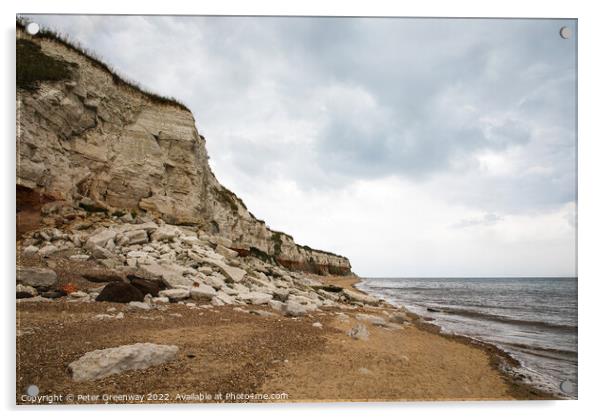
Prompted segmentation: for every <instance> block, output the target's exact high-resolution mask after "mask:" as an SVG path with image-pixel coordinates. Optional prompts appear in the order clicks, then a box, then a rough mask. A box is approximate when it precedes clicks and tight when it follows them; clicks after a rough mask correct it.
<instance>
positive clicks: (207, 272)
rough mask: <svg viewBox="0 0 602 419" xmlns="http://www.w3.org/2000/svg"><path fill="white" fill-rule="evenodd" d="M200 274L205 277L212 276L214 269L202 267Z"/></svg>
mask: <svg viewBox="0 0 602 419" xmlns="http://www.w3.org/2000/svg"><path fill="white" fill-rule="evenodd" d="M199 272H200V273H202V274H205V275H211V274H212V273H213V269H212V268H211V266H201V267H200V268H199Z"/></svg>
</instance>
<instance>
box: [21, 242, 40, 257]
mask: <svg viewBox="0 0 602 419" xmlns="http://www.w3.org/2000/svg"><path fill="white" fill-rule="evenodd" d="M38 250H40V249H38V248H37V247H36V246H34V245H31V246H27V247H26V248H24V249H23V256H34V255H35V254H36V253H38Z"/></svg>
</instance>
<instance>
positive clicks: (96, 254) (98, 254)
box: [90, 246, 113, 259]
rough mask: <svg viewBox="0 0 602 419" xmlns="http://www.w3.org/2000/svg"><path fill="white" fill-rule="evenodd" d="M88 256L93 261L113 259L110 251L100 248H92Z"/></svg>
mask: <svg viewBox="0 0 602 419" xmlns="http://www.w3.org/2000/svg"><path fill="white" fill-rule="evenodd" d="M90 254H91V255H92V257H93V258H94V259H111V258H112V257H113V254H112V253H111V251H110V250H107V249H105V248H104V247H100V246H94V247H92V248H91V249H90Z"/></svg>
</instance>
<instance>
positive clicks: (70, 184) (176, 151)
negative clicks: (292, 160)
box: [17, 28, 351, 275]
mask: <svg viewBox="0 0 602 419" xmlns="http://www.w3.org/2000/svg"><path fill="white" fill-rule="evenodd" d="M28 60H29V62H30V63H31V62H33V63H37V65H39V67H40V68H36V66H35V65H34V66H33V68H25V69H24V68H23V67H22V68H20V69H19V71H21V72H23V71H26V72H28V73H27V74H26V75H27V76H28V77H29V79H28V78H27V77H25V80H20V78H19V74H18V76H17V210H18V211H19V210H21V211H24V212H26V211H39V210H40V209H41V206H42V205H43V204H44V203H45V202H51V201H62V202H65V203H67V204H71V205H74V206H79V207H84V208H86V209H89V210H91V211H104V212H106V213H107V214H109V215H110V214H122V213H131V214H148V215H150V216H154V217H159V218H161V219H163V220H165V221H166V222H168V223H171V224H182V225H189V226H198V227H199V228H200V229H202V230H204V231H206V232H208V233H210V234H214V235H219V236H221V237H223V238H225V239H227V240H229V241H230V242H231V245H230V246H229V247H230V248H232V249H234V250H236V251H238V252H239V253H240V254H243V255H247V254H249V253H250V254H254V255H255V256H258V257H260V258H273V259H275V260H276V261H277V262H279V263H280V264H282V265H283V266H285V267H287V268H289V269H295V270H302V271H307V272H314V273H320V274H328V273H330V274H338V275H341V274H343V275H344V274H349V273H350V272H351V265H350V263H349V260H348V259H347V258H345V257H342V256H338V255H335V254H332V253H328V252H324V251H318V250H314V249H311V248H309V247H307V246H300V245H298V244H296V243H295V242H294V240H293V238H292V237H291V236H289V235H287V234H285V233H281V232H276V231H273V230H271V229H269V228H268V227H267V226H266V224H265V222H263V221H261V220H258V219H256V218H255V217H254V216H253V215H252V214H251V213H250V212H249V211H248V210H247V208H246V207H245V205H244V203H243V202H242V200H240V199H239V198H238V197H237V196H236V195H235V194H234V193H232V192H231V191H229V190H228V189H227V188H225V187H223V186H222V185H221V184H220V183H219V182H218V180H217V179H216V178H215V176H214V174H213V172H212V171H211V168H210V166H209V163H208V156H207V151H206V148H205V139H204V138H203V137H202V136H201V135H199V133H198V132H197V130H196V127H195V121H194V117H193V115H192V113H191V112H190V111H189V110H188V109H186V107H184V106H182V105H180V104H178V103H177V102H175V101H172V100H169V99H164V98H159V97H157V96H154V95H152V94H147V93H145V92H143V91H141V90H140V89H138V88H136V87H134V86H132V85H131V84H129V83H127V82H124V81H123V80H122V79H120V78H119V77H118V76H116V75H115V74H114V73H112V72H111V71H110V69H108V67H107V66H106V65H104V64H103V63H101V62H100V61H98V60H96V59H95V58H93V57H90V56H89V55H88V54H86V53H84V52H82V51H80V50H79V49H78V48H76V47H73V46H71V45H70V44H68V43H66V42H64V41H62V40H60V39H55V38H54V37H52V36H43V35H42V36H35V37H31V36H29V35H27V34H25V33H24V32H23V30H22V29H21V28H17V61H18V63H17V66H18V67H19V63H21V64H23V62H27V61H28ZM49 69H53V71H52V72H49ZM36 72H38V73H39V74H37V73H36ZM18 73H19V72H18ZM40 75H41V77H40ZM46 76H47V77H46ZM36 77H37V80H36ZM31 79H34V81H33V82H32V81H31Z"/></svg>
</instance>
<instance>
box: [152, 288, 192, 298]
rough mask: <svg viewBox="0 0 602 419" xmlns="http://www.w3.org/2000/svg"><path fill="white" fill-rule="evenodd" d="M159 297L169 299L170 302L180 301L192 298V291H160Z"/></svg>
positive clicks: (182, 289)
mask: <svg viewBox="0 0 602 419" xmlns="http://www.w3.org/2000/svg"><path fill="white" fill-rule="evenodd" d="M159 297H167V298H169V301H179V300H184V299H186V298H188V297H190V290H188V289H184V288H174V289H169V290H163V291H159Z"/></svg>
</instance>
